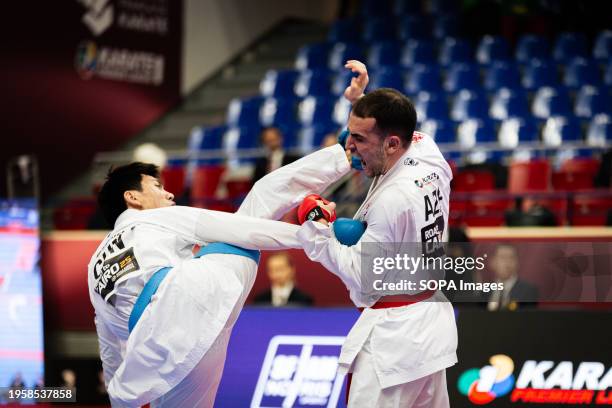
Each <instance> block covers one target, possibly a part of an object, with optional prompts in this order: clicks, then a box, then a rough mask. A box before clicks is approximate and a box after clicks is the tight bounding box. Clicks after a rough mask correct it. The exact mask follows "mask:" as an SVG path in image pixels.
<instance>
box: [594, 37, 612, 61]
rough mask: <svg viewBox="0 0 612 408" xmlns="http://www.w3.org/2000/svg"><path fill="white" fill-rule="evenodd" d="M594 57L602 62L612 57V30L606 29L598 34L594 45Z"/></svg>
mask: <svg viewBox="0 0 612 408" xmlns="http://www.w3.org/2000/svg"><path fill="white" fill-rule="evenodd" d="M593 58H595V59H596V60H598V61H602V62H608V61H610V59H612V30H604V31H602V32H600V33H599V35H597V38H596V39H595V44H594V45H593Z"/></svg>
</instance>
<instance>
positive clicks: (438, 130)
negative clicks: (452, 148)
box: [418, 119, 457, 143]
mask: <svg viewBox="0 0 612 408" xmlns="http://www.w3.org/2000/svg"><path fill="white" fill-rule="evenodd" d="M418 128H419V129H420V131H421V132H423V133H427V134H428V135H430V136H431V137H432V138H433V139H434V140H435V141H436V143H455V142H456V140H457V137H456V130H455V124H454V123H453V122H451V121H449V120H437V119H427V120H424V121H423V122H422V123H421V125H420V126H418Z"/></svg>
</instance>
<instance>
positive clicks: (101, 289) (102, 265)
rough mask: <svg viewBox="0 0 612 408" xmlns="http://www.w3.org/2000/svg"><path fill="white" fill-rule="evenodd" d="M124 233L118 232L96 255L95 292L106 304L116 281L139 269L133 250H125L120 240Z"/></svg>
mask: <svg viewBox="0 0 612 408" xmlns="http://www.w3.org/2000/svg"><path fill="white" fill-rule="evenodd" d="M124 232H125V231H120V232H119V233H117V234H116V235H115V236H114V237H111V239H109V240H108V244H107V245H106V246H105V247H104V248H103V249H102V252H100V253H99V254H98V256H97V258H96V263H95V266H94V278H95V279H96V288H95V290H96V292H97V293H99V294H100V296H102V298H103V299H104V300H105V301H107V302H110V298H111V295H112V293H113V291H114V290H115V284H116V283H117V281H118V280H119V279H120V278H121V277H123V276H125V275H127V274H128V273H131V272H135V271H137V270H138V269H140V267H139V266H138V260H136V257H135V256H134V248H131V247H130V248H127V249H126V248H125V245H124V243H123V239H122V238H121V236H122V235H123V233H124Z"/></svg>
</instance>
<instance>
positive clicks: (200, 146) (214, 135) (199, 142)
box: [188, 125, 258, 166]
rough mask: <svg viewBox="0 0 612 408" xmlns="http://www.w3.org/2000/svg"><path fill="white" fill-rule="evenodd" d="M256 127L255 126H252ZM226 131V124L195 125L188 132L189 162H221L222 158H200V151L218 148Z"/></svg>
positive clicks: (196, 163)
mask: <svg viewBox="0 0 612 408" xmlns="http://www.w3.org/2000/svg"><path fill="white" fill-rule="evenodd" d="M254 127H257V128H258V125H257V126H254ZM226 131H227V126H225V125H221V126H212V127H205V126H201V127H196V128H194V129H193V130H192V131H191V133H190V134H189V142H188V152H189V153H188V155H189V164H190V165H192V166H195V165H211V164H222V163H223V159H200V158H199V157H198V155H199V154H200V152H206V151H212V150H220V149H221V147H222V143H223V135H224V134H225V132H226Z"/></svg>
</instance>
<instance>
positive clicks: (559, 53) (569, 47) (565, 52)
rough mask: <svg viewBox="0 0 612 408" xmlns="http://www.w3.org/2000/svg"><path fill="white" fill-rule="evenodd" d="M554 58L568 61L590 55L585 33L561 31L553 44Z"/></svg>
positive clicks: (563, 61) (564, 61)
mask: <svg viewBox="0 0 612 408" xmlns="http://www.w3.org/2000/svg"><path fill="white" fill-rule="evenodd" d="M552 56H553V59H554V60H555V61H558V62H562V63H567V62H568V61H570V60H572V59H574V58H576V57H583V58H586V57H587V56H588V53H587V40H586V36H585V35H584V34H583V33H567V32H566V33H561V34H559V35H558V36H557V40H556V41H555V44H554V46H553V52H552Z"/></svg>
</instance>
